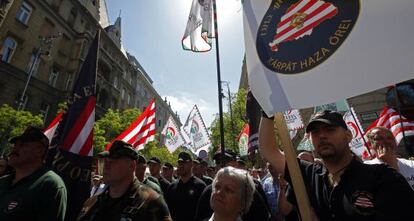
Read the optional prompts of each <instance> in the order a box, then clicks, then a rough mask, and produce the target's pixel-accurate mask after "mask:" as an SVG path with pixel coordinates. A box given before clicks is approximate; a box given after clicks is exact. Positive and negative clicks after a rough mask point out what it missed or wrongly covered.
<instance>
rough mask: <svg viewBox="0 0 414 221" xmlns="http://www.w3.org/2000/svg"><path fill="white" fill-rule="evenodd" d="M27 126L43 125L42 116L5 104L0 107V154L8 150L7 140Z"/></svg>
mask: <svg viewBox="0 0 414 221" xmlns="http://www.w3.org/2000/svg"><path fill="white" fill-rule="evenodd" d="M28 126H36V127H42V126H43V116H42V115H34V114H32V113H30V112H28V111H17V110H15V109H14V108H12V107H10V106H9V105H7V104H3V106H1V107H0V140H1V146H0V154H1V153H3V152H5V153H7V152H8V151H9V148H10V145H9V144H8V140H9V139H10V138H12V137H15V136H17V135H20V134H21V133H23V131H24V129H25V128H26V127H28Z"/></svg>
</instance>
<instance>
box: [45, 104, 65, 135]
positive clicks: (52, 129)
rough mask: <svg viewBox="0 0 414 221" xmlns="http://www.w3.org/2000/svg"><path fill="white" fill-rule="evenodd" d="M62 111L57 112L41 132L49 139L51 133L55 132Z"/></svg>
mask: <svg viewBox="0 0 414 221" xmlns="http://www.w3.org/2000/svg"><path fill="white" fill-rule="evenodd" d="M63 113H64V112H63V111H61V112H59V113H58V114H57V115H56V117H55V119H53V120H52V122H51V123H50V124H49V126H47V127H46V128H45V129H44V130H43V133H44V134H45V135H46V137H47V138H48V139H49V141H51V140H52V138H53V135H54V134H55V131H56V128H57V127H58V126H59V123H60V120H61V119H62V116H63Z"/></svg>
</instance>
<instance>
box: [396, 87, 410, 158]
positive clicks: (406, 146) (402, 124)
mask: <svg viewBox="0 0 414 221" xmlns="http://www.w3.org/2000/svg"><path fill="white" fill-rule="evenodd" d="M394 90H395V101H396V104H397V111H398V115H399V117H400V124H401V132H402V134H403V138H402V140H403V142H404V147H405V150H406V151H407V153H408V154H410V155H411V153H412V150H411V149H410V147H409V146H408V145H407V141H406V137H405V132H404V122H403V119H402V115H401V103H400V98H399V95H398V90H397V85H394Z"/></svg>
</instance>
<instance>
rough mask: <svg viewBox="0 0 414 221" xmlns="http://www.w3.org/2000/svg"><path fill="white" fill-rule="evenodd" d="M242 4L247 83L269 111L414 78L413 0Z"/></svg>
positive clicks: (323, 101)
mask: <svg viewBox="0 0 414 221" xmlns="http://www.w3.org/2000/svg"><path fill="white" fill-rule="evenodd" d="M243 8H244V29H245V36H244V37H245V44H246V45H245V46H246V59H247V68H248V77H249V84H250V88H251V90H252V92H253V94H254V96H255V97H256V98H257V100H258V102H259V103H260V105H261V106H262V108H263V109H264V111H265V112H266V113H267V114H268V115H271V114H273V113H275V112H277V111H285V110H289V109H300V108H304V107H310V106H316V105H320V104H326V103H331V102H334V101H337V100H341V99H345V98H348V97H352V96H356V95H360V94H363V93H366V92H369V91H372V90H375V89H379V88H382V87H385V86H388V85H392V84H395V83H398V82H401V81H405V80H409V79H411V78H413V76H414V62H413V58H414V44H413V43H412V36H414V23H413V22H412V21H414V13H413V12H412V11H413V9H414V1H411V0H394V1H388V0H364V1H360V0H348V1H335V0H325V1H321V0H316V1H313V0H312V1H311V0H299V1H280V0H273V1H271V0H245V1H244V4H243ZM307 95H308V96H307Z"/></svg>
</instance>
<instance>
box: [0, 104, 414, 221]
mask: <svg viewBox="0 0 414 221" xmlns="http://www.w3.org/2000/svg"><path fill="white" fill-rule="evenodd" d="M306 133H307V134H308V135H309V136H310V138H311V141H312V144H313V146H314V148H315V151H314V152H308V151H302V152H300V153H298V159H297V160H298V163H299V166H300V172H301V173H302V175H303V178H304V182H305V186H306V190H307V193H308V196H309V201H310V205H311V207H312V208H311V215H312V219H313V220H364V221H365V220H410V217H412V215H411V214H412V211H413V210H414V191H413V189H414V161H412V160H407V159H403V158H399V157H398V156H397V155H396V152H395V151H396V148H397V145H396V143H395V138H394V136H393V134H392V133H391V132H390V131H389V130H388V129H385V128H382V127H376V128H373V129H371V130H370V131H369V132H368V133H367V139H368V142H369V143H370V144H371V146H372V148H373V159H372V160H369V161H365V162H362V160H361V159H359V158H358V157H357V156H355V155H354V154H352V152H351V151H350V148H349V142H350V141H351V138H352V134H351V132H350V131H349V129H348V128H347V125H346V124H345V122H344V121H343V119H342V115H340V114H339V113H337V112H333V111H322V112H319V113H317V114H315V115H314V117H313V118H312V119H311V121H310V122H309V124H308V125H307V127H306ZM259 137H260V151H261V154H262V156H263V158H264V160H266V161H267V163H264V165H263V166H262V167H259V168H254V167H251V168H249V166H248V165H250V164H249V163H248V162H246V161H245V160H244V159H242V158H240V157H239V156H237V155H236V154H235V153H234V152H233V151H231V150H226V151H225V152H224V155H222V153H221V152H220V153H216V154H215V155H214V157H213V162H214V163H213V164H211V163H209V162H208V161H207V160H206V159H202V158H197V157H194V155H193V154H191V153H190V152H181V153H179V155H178V160H177V162H162V161H161V160H160V158H158V157H151V158H149V159H148V160H147V159H146V157H145V156H143V155H142V154H139V153H138V152H137V151H136V150H134V148H133V147H132V146H131V145H130V144H128V143H125V142H123V141H115V142H113V143H112V146H111V148H110V149H109V151H104V152H101V153H99V154H98V157H99V159H100V161H102V162H103V168H102V171H101V174H99V173H98V172H94V173H93V174H92V175H91V187H90V188H91V191H90V198H89V199H87V200H86V201H85V202H84V204H83V208H82V210H81V211H80V212H79V215H78V220H82V221H83V220H85V221H86V220H88V221H89V220H110V221H111V220H150V221H152V220H154V221H155V220H164V221H169V220H177V221H192V220H194V221H219V220H228V221H240V220H243V221H253V220H254V221H256V220H257V221H261V220H263V221H279V220H281V221H282V220H287V221H290V220H301V217H300V213H299V212H298V211H299V210H298V206H297V202H298V201H297V199H296V198H295V195H294V188H293V186H292V185H291V184H290V183H291V180H292V177H291V174H289V172H288V170H287V169H286V160H285V156H284V153H283V151H281V150H280V149H279V148H278V142H277V140H276V138H275V135H274V128H273V121H272V119H271V118H268V117H267V116H264V117H262V121H261V128H260V136H259ZM10 143H12V144H13V145H14V146H13V148H12V151H11V153H10V155H9V156H8V157H1V158H0V176H1V177H0V220H2V221H3V220H4V221H7V220H59V221H60V220H64V219H65V218H64V217H65V213H66V207H67V196H66V194H67V193H66V187H65V185H64V183H63V181H62V179H61V178H60V177H59V176H58V175H57V174H56V173H54V172H53V171H51V170H49V169H48V168H47V167H46V166H45V165H44V163H43V162H44V159H45V155H46V153H47V149H48V146H49V140H48V139H47V137H46V136H45V135H44V134H43V133H42V131H41V130H40V129H39V128H34V127H29V128H27V129H26V130H25V131H24V133H23V134H22V135H20V136H17V137H14V138H12V139H11V140H10ZM173 164H175V165H177V166H176V167H174V166H173Z"/></svg>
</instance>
